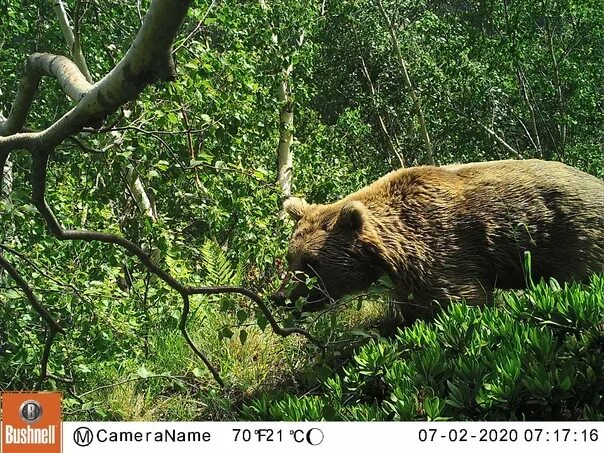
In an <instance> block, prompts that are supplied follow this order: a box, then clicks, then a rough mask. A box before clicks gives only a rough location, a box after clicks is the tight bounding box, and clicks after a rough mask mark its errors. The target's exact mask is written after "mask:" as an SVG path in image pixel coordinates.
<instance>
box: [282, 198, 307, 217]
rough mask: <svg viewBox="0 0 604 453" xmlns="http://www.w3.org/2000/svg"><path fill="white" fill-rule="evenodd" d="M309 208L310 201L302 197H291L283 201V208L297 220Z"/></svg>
mask: <svg viewBox="0 0 604 453" xmlns="http://www.w3.org/2000/svg"><path fill="white" fill-rule="evenodd" d="M307 209H308V203H307V202H306V201H305V200H303V199H302V198H297V197H290V198H288V199H287V200H285V201H284V202H283V210H284V211H285V212H287V213H288V214H289V216H290V217H291V218H292V219H294V220H295V221H298V220H300V219H301V218H302V217H304V214H305V213H306V210H307Z"/></svg>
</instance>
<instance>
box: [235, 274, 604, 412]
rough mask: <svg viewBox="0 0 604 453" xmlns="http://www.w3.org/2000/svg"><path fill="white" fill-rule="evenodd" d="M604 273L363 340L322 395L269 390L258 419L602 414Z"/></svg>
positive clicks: (455, 307) (258, 405) (253, 407)
mask: <svg viewBox="0 0 604 453" xmlns="http://www.w3.org/2000/svg"><path fill="white" fill-rule="evenodd" d="M603 351H604V276H597V275H595V276H593V278H592V280H591V282H590V284H589V285H588V286H587V285H585V286H583V285H580V284H572V285H565V286H564V287H560V285H559V284H558V283H557V282H555V281H550V282H549V283H544V282H541V283H539V284H538V285H535V286H533V287H532V288H531V289H530V290H529V291H527V292H526V293H524V294H522V295H518V294H516V293H513V292H509V293H505V294H504V295H503V303H502V304H501V306H498V307H484V308H476V307H468V306H466V305H464V304H452V305H451V306H450V307H449V309H448V310H447V311H446V312H444V313H442V314H441V315H440V316H439V317H438V318H437V319H436V321H435V322H434V323H432V324H426V323H424V322H418V323H415V324H414V325H413V326H412V327H409V328H407V329H404V330H401V331H399V333H398V335H397V336H396V338H395V339H393V340H379V341H374V342H372V343H370V344H367V345H365V346H364V347H362V348H361V349H360V350H359V351H358V353H357V354H356V355H355V356H354V358H353V360H352V362H351V363H349V364H348V365H347V366H346V367H345V368H344V369H343V370H342V372H341V373H340V374H339V375H336V376H333V377H330V378H328V379H326V380H325V381H324V382H323V385H322V387H321V390H320V393H319V394H317V395H306V396H302V397H298V396H293V395H285V396H282V397H280V398H277V399H275V398H274V395H265V396H262V397H260V398H258V399H256V400H254V401H253V402H252V403H250V404H248V405H246V406H245V407H244V409H243V411H242V417H243V418H245V419H252V420H266V419H271V420H273V419H275V420H320V419H324V420H426V419H427V420H447V419H453V420H574V419H590V420H594V419H598V420H604V396H603V395H604V354H603Z"/></svg>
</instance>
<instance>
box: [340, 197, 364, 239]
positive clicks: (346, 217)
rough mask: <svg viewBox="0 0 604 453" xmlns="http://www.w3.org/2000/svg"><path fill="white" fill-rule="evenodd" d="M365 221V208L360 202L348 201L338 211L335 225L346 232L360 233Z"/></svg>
mask: <svg viewBox="0 0 604 453" xmlns="http://www.w3.org/2000/svg"><path fill="white" fill-rule="evenodd" d="M366 220H367V208H366V207H365V205H364V204H363V203H361V202H360V201H349V202H347V203H346V204H345V205H344V206H342V209H341V210H340V214H339V216H338V221H337V225H338V226H339V227H341V228H344V229H345V230H347V231H354V232H356V233H359V232H361V230H362V229H363V225H364V224H365V222H366Z"/></svg>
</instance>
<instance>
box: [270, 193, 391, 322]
mask: <svg viewBox="0 0 604 453" xmlns="http://www.w3.org/2000/svg"><path fill="white" fill-rule="evenodd" d="M283 208H284V210H285V211H286V212H287V213H288V214H289V215H290V216H291V217H292V218H293V219H294V220H296V221H297V224H296V227H295V230H294V233H293V235H292V238H291V240H290V243H289V250H288V253H287V261H288V266H289V271H290V274H289V276H288V277H286V280H285V281H284V283H283V285H282V286H281V289H280V290H279V292H278V293H276V294H274V295H273V300H275V301H277V302H284V301H285V299H286V298H289V299H290V300H292V301H295V300H297V299H299V298H300V297H305V298H306V299H307V302H308V304H307V305H306V306H305V307H304V309H305V311H311V310H317V309H321V308H323V307H324V306H325V304H326V303H328V302H329V301H332V300H337V299H339V298H341V297H342V296H344V295H346V294H352V293H357V292H360V291H363V290H366V289H367V288H368V287H369V286H370V285H371V284H372V283H373V282H375V281H376V280H377V279H378V278H379V277H380V276H381V275H382V274H383V273H384V267H383V265H382V262H381V258H380V256H381V255H380V253H379V247H378V244H379V237H378V235H377V233H376V230H375V227H374V225H373V221H372V218H371V213H370V211H369V210H368V209H367V207H366V206H365V205H364V204H363V203H362V202H361V201H358V200H342V201H339V202H337V203H333V204H329V205H314V204H307V203H306V202H305V201H304V200H302V199H300V198H289V199H288V200H287V201H286V202H285V203H284V206H283ZM304 275H306V276H309V277H316V284H315V285H314V287H313V288H309V287H308V286H307V285H306V278H305V277H304ZM291 278H293V279H294V281H295V282H296V284H295V286H294V288H293V290H292V291H291V293H290V294H285V291H284V290H283V288H284V287H285V285H286V283H287V282H288V280H289V279H291Z"/></svg>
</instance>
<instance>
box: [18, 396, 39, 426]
mask: <svg viewBox="0 0 604 453" xmlns="http://www.w3.org/2000/svg"><path fill="white" fill-rule="evenodd" d="M19 414H20V415H21V420H23V421H24V422H25V423H30V424H31V423H36V422H37V421H38V420H39V419H40V417H42V406H40V403H38V402H37V401H36V400H27V401H25V402H24V403H23V404H22V405H21V407H20V408H19Z"/></svg>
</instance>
